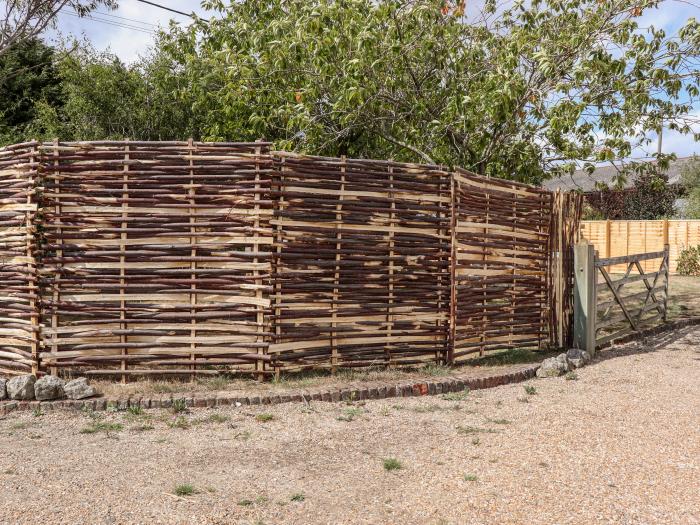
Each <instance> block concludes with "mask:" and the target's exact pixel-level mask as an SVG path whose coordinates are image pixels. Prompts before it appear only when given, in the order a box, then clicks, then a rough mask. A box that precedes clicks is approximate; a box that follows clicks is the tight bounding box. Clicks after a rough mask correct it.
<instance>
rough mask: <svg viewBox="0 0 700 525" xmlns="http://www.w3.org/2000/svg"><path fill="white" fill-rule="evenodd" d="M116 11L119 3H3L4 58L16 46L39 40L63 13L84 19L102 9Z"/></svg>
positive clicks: (0, 45)
mask: <svg viewBox="0 0 700 525" xmlns="http://www.w3.org/2000/svg"><path fill="white" fill-rule="evenodd" d="M100 5H104V6H105V7H108V8H111V9H113V8H116V7H117V2H116V0H3V2H1V3H0V10H2V11H1V12H2V18H0V55H2V54H4V53H6V52H7V51H8V50H9V49H10V48H11V47H12V46H13V45H15V44H18V43H20V42H22V41H23V40H30V39H33V38H36V37H37V36H39V35H40V34H41V33H42V32H43V31H44V29H46V28H47V27H48V26H50V25H51V24H53V23H54V21H55V19H56V16H57V15H58V13H59V12H60V11H61V10H62V9H70V10H71V11H73V12H75V13H76V14H78V15H80V16H84V15H86V14H88V13H89V12H90V11H93V10H95V9H96V8H97V7H98V6H100Z"/></svg>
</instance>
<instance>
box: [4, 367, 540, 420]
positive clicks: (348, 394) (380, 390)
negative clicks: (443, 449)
mask: <svg viewBox="0 0 700 525" xmlns="http://www.w3.org/2000/svg"><path fill="white" fill-rule="evenodd" d="M539 366H540V364H539V363H537V364H533V365H529V366H526V367H524V368H521V369H519V370H515V371H512V372H509V373H506V374H499V375H491V376H485V377H459V376H452V377H446V378H441V379H435V380H418V381H417V382H413V381H412V382H401V383H378V384H373V385H372V386H368V387H356V386H352V387H348V388H333V389H326V390H318V391H306V390H303V391H302V390H299V391H295V392H286V393H281V394H274V393H268V394H264V395H249V396H241V395H236V394H234V393H231V394H227V393H226V392H218V393H214V394H212V395H210V396H206V395H196V394H195V395H192V394H187V393H183V394H181V395H178V394H171V395H167V396H160V397H153V398H148V397H138V398H136V397H132V398H120V399H111V398H105V397H98V398H91V399H83V400H78V401H73V400H58V401H2V402H0V415H5V414H9V413H10V412H12V411H15V410H34V409H37V408H38V409H40V410H42V411H49V410H59V409H73V410H106V409H107V407H114V408H115V409H117V410H126V409H128V408H129V407H136V406H138V407H141V408H170V407H171V406H172V404H173V400H176V399H184V400H185V403H186V404H187V406H188V407H200V408H205V407H209V408H211V407H219V406H232V405H233V406H241V405H277V404H279V403H292V402H309V401H330V402H338V401H359V400H365V399H388V398H393V397H414V396H428V395H436V394H444V393H448V392H461V391H463V390H466V389H469V390H480V389H483V388H493V387H496V386H501V385H507V384H509V383H518V382H521V381H526V380H528V379H531V378H533V377H535V373H536V372H537V369H538V368H539Z"/></svg>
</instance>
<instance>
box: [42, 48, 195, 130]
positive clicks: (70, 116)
mask: <svg viewBox="0 0 700 525" xmlns="http://www.w3.org/2000/svg"><path fill="white" fill-rule="evenodd" d="M172 65H173V64H172V62H171V61H170V60H166V59H164V58H163V56H162V55H161V54H159V53H153V54H151V55H150V56H147V57H145V58H143V59H142V60H140V61H139V62H136V63H134V64H131V65H126V64H124V63H123V62H121V61H120V60H119V58H117V57H116V56H114V55H112V54H110V53H98V52H96V51H95V50H93V49H91V48H89V47H85V46H83V47H77V48H76V49H74V50H73V52H72V53H70V54H66V55H65V56H64V57H62V58H61V59H60V60H59V61H58V63H57V70H58V77H59V78H60V83H61V94H62V97H63V104H62V105H61V106H60V107H58V106H55V107H49V106H47V105H46V104H42V105H40V106H39V108H40V111H38V112H37V113H38V114H37V117H36V118H35V120H34V122H33V124H32V128H31V129H32V131H33V132H34V136H36V137H39V138H52V137H61V138H62V139H64V140H98V139H110V138H111V139H122V138H124V137H129V138H132V139H137V140H169V139H182V138H183V137H189V136H192V137H196V138H198V137H199V136H200V134H199V131H198V125H197V123H196V118H195V116H196V115H195V114H194V113H193V112H192V110H191V108H189V107H188V106H187V105H185V104H182V103H177V102H176V101H174V100H173V97H174V95H173V94H174V93H175V92H177V91H178V90H179V89H180V85H179V76H178V73H177V72H176V71H174V70H172V69H171V67H172Z"/></svg>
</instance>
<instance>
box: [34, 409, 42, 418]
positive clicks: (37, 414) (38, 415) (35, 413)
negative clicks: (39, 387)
mask: <svg viewBox="0 0 700 525" xmlns="http://www.w3.org/2000/svg"><path fill="white" fill-rule="evenodd" d="M32 414H33V415H34V417H41V416H43V415H44V413H43V412H42V411H41V407H36V408H35V409H34V410H32Z"/></svg>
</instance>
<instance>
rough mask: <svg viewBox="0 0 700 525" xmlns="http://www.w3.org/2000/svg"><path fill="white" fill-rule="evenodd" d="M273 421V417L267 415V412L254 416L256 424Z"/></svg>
mask: <svg viewBox="0 0 700 525" xmlns="http://www.w3.org/2000/svg"><path fill="white" fill-rule="evenodd" d="M273 419H275V416H273V415H272V414H268V413H267V412H263V413H262V414H258V415H257V416H255V421H257V422H258V423H267V422H268V421H272V420H273Z"/></svg>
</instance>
